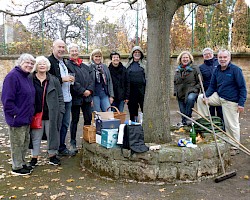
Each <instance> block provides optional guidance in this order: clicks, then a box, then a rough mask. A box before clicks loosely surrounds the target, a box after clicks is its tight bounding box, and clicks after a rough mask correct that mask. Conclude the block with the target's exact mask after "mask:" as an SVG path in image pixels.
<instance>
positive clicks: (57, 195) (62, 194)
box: [50, 192, 66, 200]
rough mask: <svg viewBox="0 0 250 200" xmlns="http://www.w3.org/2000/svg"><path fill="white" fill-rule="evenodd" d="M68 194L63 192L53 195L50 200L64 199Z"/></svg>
mask: <svg viewBox="0 0 250 200" xmlns="http://www.w3.org/2000/svg"><path fill="white" fill-rule="evenodd" d="M65 195H66V194H65V193H64V192H62V193H59V194H55V195H52V196H50V199H51V200H55V199H57V198H58V197H62V196H65Z"/></svg>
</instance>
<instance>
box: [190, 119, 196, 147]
mask: <svg viewBox="0 0 250 200" xmlns="http://www.w3.org/2000/svg"><path fill="white" fill-rule="evenodd" d="M190 138H191V139H192V143H193V144H196V132H195V129H194V123H192V129H191V130H190Z"/></svg>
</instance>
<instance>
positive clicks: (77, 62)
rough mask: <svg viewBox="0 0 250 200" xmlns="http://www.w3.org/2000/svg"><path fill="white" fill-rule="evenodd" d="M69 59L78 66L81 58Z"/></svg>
mask: <svg viewBox="0 0 250 200" xmlns="http://www.w3.org/2000/svg"><path fill="white" fill-rule="evenodd" d="M70 60H72V61H73V62H74V63H75V64H76V65H77V66H78V67H80V65H81V64H82V59H81V58H77V59H74V58H70Z"/></svg>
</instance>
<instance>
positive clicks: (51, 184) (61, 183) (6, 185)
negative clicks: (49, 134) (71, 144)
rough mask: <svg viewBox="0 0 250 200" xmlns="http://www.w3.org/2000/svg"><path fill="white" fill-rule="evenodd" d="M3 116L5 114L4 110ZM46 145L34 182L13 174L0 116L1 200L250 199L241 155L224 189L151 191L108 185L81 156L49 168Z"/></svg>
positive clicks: (249, 116) (188, 186)
mask: <svg viewBox="0 0 250 200" xmlns="http://www.w3.org/2000/svg"><path fill="white" fill-rule="evenodd" d="M171 106H172V108H171V123H172V124H174V123H177V122H178V120H179V119H180V117H179V116H178V115H177V114H176V112H175V111H176V110H177V105H176V102H175V101H173V103H171ZM1 110H2V109H1ZM249 111H250V104H248V105H247V106H246V111H245V113H244V114H243V115H242V116H241V132H242V135H241V136H242V143H243V144H244V145H245V146H246V147H247V148H250V133H249V132H248V127H249V125H248V123H249V121H250V112H249ZM194 117H195V116H194ZM80 127H82V124H79V130H78V135H77V137H78V146H80V143H81V135H82V128H80ZM45 147H46V142H44V143H43V152H42V153H41V158H40V159H39V160H40V162H39V166H37V167H36V168H35V169H34V171H33V173H32V174H31V175H30V176H24V177H20V176H13V175H11V174H10V170H11V165H10V150H9V138H8V134H7V126H6V124H5V122H4V118H3V113H2V111H1V116H0V160H1V162H0V199H43V200H46V199H60V200H61V199H76V200H77V199H128V200H130V199H136V200H140V199H147V200H148V199H152V200H153V199H171V200H172V199H173V200H175V199H176V200H179V199H184V200H185V199H187V200H188V199H192V200H193V199H194V200H210V199H213V200H221V199H227V200H235V199H240V200H247V199H249V197H250V180H249V179H248V178H247V177H250V156H248V155H246V154H244V153H243V152H241V153H240V154H239V155H236V156H234V157H233V158H232V166H231V167H230V169H228V170H227V171H231V170H237V175H236V176H235V177H233V178H231V179H228V180H225V181H223V182H220V183H215V182H214V179H208V180H204V181H202V182H199V183H185V184H175V185H166V184H161V185H152V184H144V183H125V182H119V181H112V180H104V179H100V178H99V177H96V176H95V175H93V174H90V173H89V172H88V171H87V170H85V169H83V168H82V167H81V166H80V158H81V155H80V153H78V154H77V155H76V156H75V157H63V158H62V165H61V166H60V167H55V166H51V165H48V164H47V158H46V150H45Z"/></svg>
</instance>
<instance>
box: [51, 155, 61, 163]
mask: <svg viewBox="0 0 250 200" xmlns="http://www.w3.org/2000/svg"><path fill="white" fill-rule="evenodd" d="M49 164H50V165H55V166H57V165H61V162H60V159H58V158H57V157H56V155H54V156H52V157H50V158H49Z"/></svg>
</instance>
